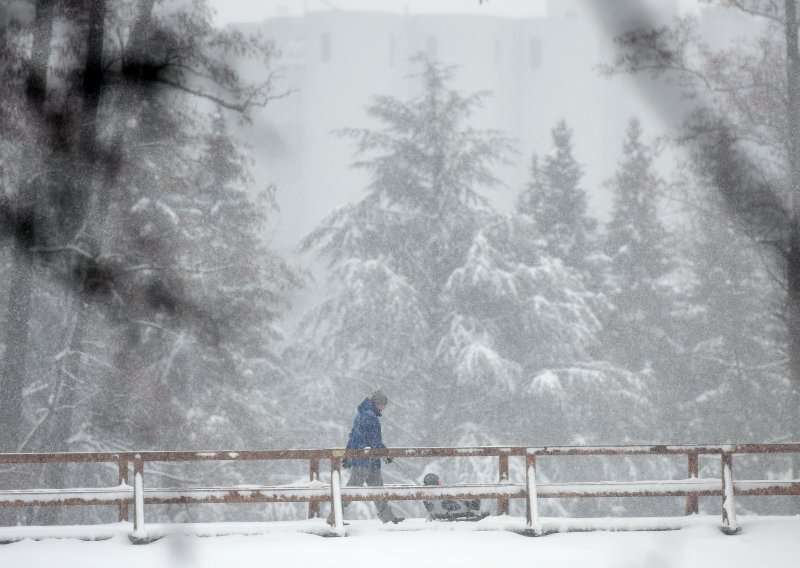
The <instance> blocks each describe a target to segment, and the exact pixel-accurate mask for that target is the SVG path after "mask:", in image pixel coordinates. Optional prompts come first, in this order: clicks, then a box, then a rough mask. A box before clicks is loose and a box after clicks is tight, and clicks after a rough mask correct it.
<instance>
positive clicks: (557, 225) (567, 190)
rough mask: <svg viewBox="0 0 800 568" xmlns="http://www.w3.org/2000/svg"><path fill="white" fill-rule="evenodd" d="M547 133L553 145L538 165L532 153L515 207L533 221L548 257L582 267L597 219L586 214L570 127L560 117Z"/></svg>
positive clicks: (591, 250)
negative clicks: (524, 185)
mask: <svg viewBox="0 0 800 568" xmlns="http://www.w3.org/2000/svg"><path fill="white" fill-rule="evenodd" d="M551 133H552V137H553V149H552V150H551V151H550V152H549V153H548V154H547V155H546V156H545V158H544V160H543V163H542V164H541V165H540V164H539V159H538V157H536V156H534V158H533V162H532V166H531V183H530V186H529V187H528V190H527V191H525V192H524V193H523V194H522V195H521V196H520V201H519V203H518V209H519V211H520V213H523V214H525V215H529V216H530V217H531V218H533V220H534V221H535V222H536V226H537V227H538V230H539V234H540V235H541V236H542V238H544V239H545V242H546V243H547V249H546V250H547V253H548V254H549V255H550V256H551V257H553V258H560V259H562V260H563V261H564V262H565V263H566V264H567V265H569V266H573V267H576V268H578V269H579V270H583V269H586V268H587V267H588V266H589V265H590V264H591V259H590V256H591V255H592V254H593V253H594V252H595V249H596V247H595V246H594V244H593V243H594V242H595V228H596V225H597V223H596V221H595V220H594V219H593V218H591V217H590V216H589V215H588V214H587V203H586V192H585V190H584V189H583V188H582V187H581V178H582V177H583V170H582V168H581V166H580V164H579V163H578V161H577V160H576V159H575V156H574V155H573V149H572V130H571V129H570V128H569V127H568V126H567V123H566V121H564V120H561V121H559V122H558V123H557V124H556V126H555V127H554V128H553V129H552V131H551Z"/></svg>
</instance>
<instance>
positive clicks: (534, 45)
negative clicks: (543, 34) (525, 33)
mask: <svg viewBox="0 0 800 568" xmlns="http://www.w3.org/2000/svg"><path fill="white" fill-rule="evenodd" d="M529 55H530V63H531V69H538V68H539V67H541V66H542V40H541V39H539V38H538V37H534V38H531V43H530V54H529Z"/></svg>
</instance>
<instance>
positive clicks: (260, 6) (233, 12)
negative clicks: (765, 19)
mask: <svg viewBox="0 0 800 568" xmlns="http://www.w3.org/2000/svg"><path fill="white" fill-rule="evenodd" d="M597 1H602V0H597ZM209 3H210V4H211V5H212V6H213V7H214V8H215V9H216V11H217V18H216V23H217V25H225V24H228V23H231V22H247V21H261V20H263V19H265V18H269V17H274V16H281V15H284V16H299V15H301V14H303V13H304V12H306V11H312V10H371V11H385V12H397V13H403V12H405V11H408V12H409V13H411V14H420V13H432V12H434V13H442V12H444V13H460V14H468V13H470V14H492V15H497V16H506V17H530V16H542V15H544V13H545V5H546V0H484V1H483V2H480V1H479V0H209ZM680 5H681V8H682V9H684V10H691V9H693V8H694V7H695V6H696V0H680Z"/></svg>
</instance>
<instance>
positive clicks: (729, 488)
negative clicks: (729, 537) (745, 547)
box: [722, 452, 740, 534]
mask: <svg viewBox="0 0 800 568" xmlns="http://www.w3.org/2000/svg"><path fill="white" fill-rule="evenodd" d="M739 530H740V527H739V522H738V521H737V520H736V505H735V502H734V498H733V454H731V453H730V452H723V453H722V532H724V533H725V534H736V533H737V532H739Z"/></svg>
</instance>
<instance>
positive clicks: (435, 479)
mask: <svg viewBox="0 0 800 568" xmlns="http://www.w3.org/2000/svg"><path fill="white" fill-rule="evenodd" d="M422 483H424V484H425V485H439V476H438V475H436V474H435V473H429V474H427V475H426V476H425V479H423V480H422Z"/></svg>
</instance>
